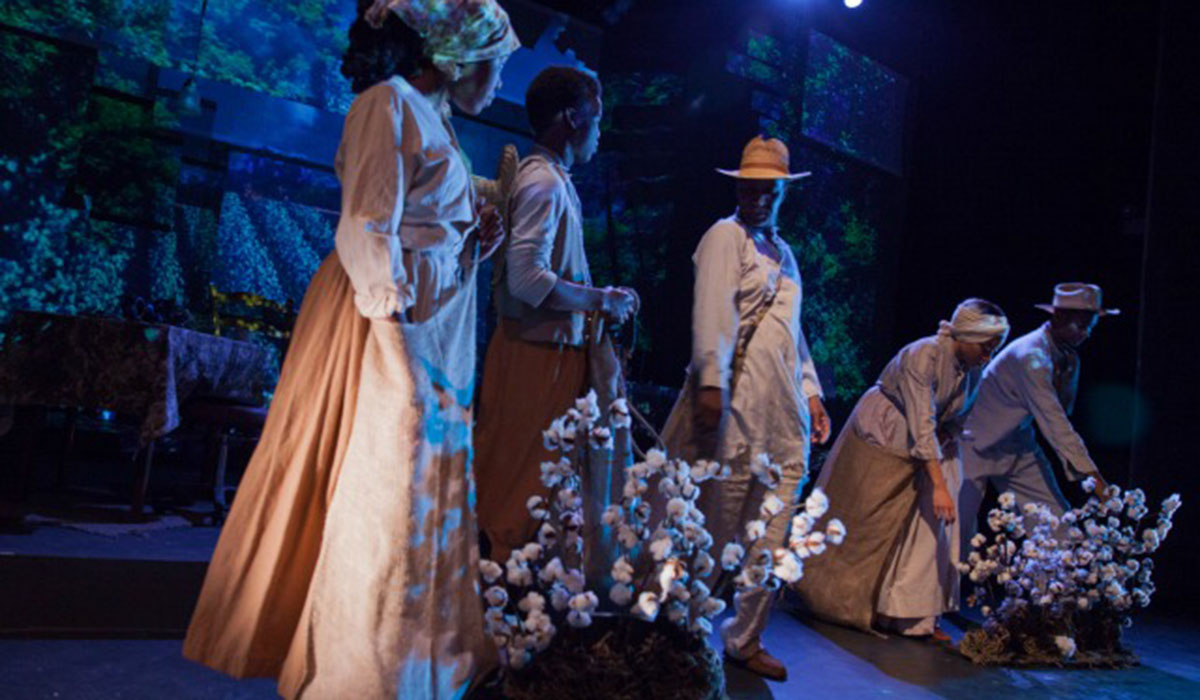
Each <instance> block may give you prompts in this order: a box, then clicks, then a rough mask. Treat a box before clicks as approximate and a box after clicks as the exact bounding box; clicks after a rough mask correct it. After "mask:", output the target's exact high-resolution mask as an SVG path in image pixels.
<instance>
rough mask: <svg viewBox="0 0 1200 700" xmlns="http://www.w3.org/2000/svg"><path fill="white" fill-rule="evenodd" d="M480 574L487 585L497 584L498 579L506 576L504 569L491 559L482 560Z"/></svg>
mask: <svg viewBox="0 0 1200 700" xmlns="http://www.w3.org/2000/svg"><path fill="white" fill-rule="evenodd" d="M479 574H480V575H481V576H483V580H484V581H485V582H486V583H495V582H496V579H498V578H500V577H501V576H503V575H504V569H502V568H501V567H500V565H499V564H497V563H496V562H494V561H492V560H491V559H480V560H479Z"/></svg>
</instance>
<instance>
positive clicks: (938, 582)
mask: <svg viewBox="0 0 1200 700" xmlns="http://www.w3.org/2000/svg"><path fill="white" fill-rule="evenodd" d="M1007 336H1008V321H1007V319H1006V318H1005V316H1004V312H1003V311H1001V310H1000V308H999V307H997V306H996V305H995V304H992V303H990V302H987V301H983V300H982V299H968V300H967V301H964V302H963V303H962V304H959V306H958V308H957V309H955V311H954V316H953V319H952V320H951V321H950V322H949V323H947V322H945V321H943V322H942V324H941V328H940V329H939V331H938V333H937V335H934V336H930V337H928V338H922V339H921V340H918V341H916V342H914V343H912V344H910V345H908V346H906V347H905V348H904V349H902V350H901V351H900V352H899V354H897V355H896V356H895V357H894V358H892V361H891V362H889V363H888V365H887V367H885V368H884V370H883V373H882V374H881V375H880V377H879V381H878V382H877V383H876V384H875V386H873V387H871V388H870V389H869V390H867V392H866V393H865V394H863V396H862V398H860V399H859V401H858V405H857V406H855V408H854V412H853V413H852V414H851V416H850V419H849V420H848V421H847V422H846V425H845V427H844V428H843V429H842V432H841V434H840V435H838V439H837V442H836V443H834V446H833V450H832V451H831V452H830V453H829V457H828V458H827V459H826V461H825V466H824V468H823V469H822V470H821V473H820V476H819V477H818V479H817V486H819V487H821V488H822V489H824V490H825V493H826V494H827V495H828V496H829V501H830V510H829V517H830V518H840V519H841V520H842V522H843V523H844V524H845V525H846V530H847V531H848V532H850V533H851V534H850V535H847V537H846V541H845V543H844V544H843V545H842V546H841V547H840V548H839V549H838V551H837V552H836V553H834V554H832V555H830V556H825V557H816V558H812V559H809V560H808V561H806V562H805V576H804V578H803V579H801V580H800V581H799V582H797V584H796V587H795V588H796V591H797V592H799V593H800V596H801V597H802V598H803V599H804V601H805V603H807V605H808V607H809V609H810V610H811V611H812V612H813V614H814V615H816V616H817V617H820V618H822V619H825V620H828V621H830V622H835V623H838V624H842V625H847V626H850V627H856V628H858V629H861V630H864V631H871V630H872V629H873V628H881V629H884V630H888V631H894V632H899V633H901V634H905V635H912V636H923V635H932V634H935V633H937V616H938V615H941V614H942V613H943V612H947V611H949V610H954V609H956V608H957V605H958V576H959V574H958V571H957V570H956V569H955V568H954V563H955V562H957V561H958V522H957V516H956V513H957V509H958V506H957V502H956V499H957V496H958V487H959V484H960V483H961V481H962V467H961V464H960V462H959V460H958V455H957V452H958V449H957V447H956V446H955V440H954V435H956V433H957V431H958V430H959V426H960V425H961V423H960V421H961V419H962V417H963V415H964V413H965V411H966V410H967V409H968V408H970V405H971V401H972V399H973V397H974V393H975V391H976V390H977V389H978V387H979V377H980V373H981V371H982V368H983V366H984V365H985V364H987V362H988V361H989V360H990V359H991V356H992V354H993V353H995V352H996V349H997V348H999V347H1000V345H1001V344H1003V343H1004V339H1005V338H1006V337H1007Z"/></svg>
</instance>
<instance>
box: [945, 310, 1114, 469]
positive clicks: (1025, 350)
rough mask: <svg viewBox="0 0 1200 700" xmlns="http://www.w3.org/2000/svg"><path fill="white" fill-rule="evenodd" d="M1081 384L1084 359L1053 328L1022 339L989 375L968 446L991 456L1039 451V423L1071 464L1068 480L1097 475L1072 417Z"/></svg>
mask: <svg viewBox="0 0 1200 700" xmlns="http://www.w3.org/2000/svg"><path fill="white" fill-rule="evenodd" d="M1060 368H1061V370H1060ZM1056 371H1064V372H1066V374H1067V375H1068V376H1067V377H1065V379H1064V380H1063V381H1062V382H1061V384H1062V386H1061V387H1059V386H1055V374H1056ZM1078 381H1079V363H1078V358H1077V357H1076V356H1074V355H1073V353H1069V352H1067V351H1064V350H1062V349H1060V348H1059V347H1058V346H1057V345H1056V344H1055V343H1054V339H1053V338H1051V336H1050V324H1049V323H1047V324H1044V325H1043V326H1042V327H1041V328H1038V329H1037V330H1035V331H1033V332H1032V333H1027V334H1025V335H1023V336H1021V337H1020V338H1017V339H1016V340H1014V341H1012V342H1011V343H1009V344H1008V347H1006V348H1004V350H1003V351H1002V352H1001V353H1000V354H999V355H997V356H996V359H994V360H992V362H991V364H989V365H988V367H987V370H985V371H984V373H983V380H982V381H981V382H980V386H979V398H978V399H977V400H976V401H975V406H974V407H973V408H972V409H971V413H970V415H969V416H968V417H967V421H966V427H965V431H964V434H963V439H964V441H965V442H969V443H970V444H971V445H972V446H973V447H974V448H975V449H976V451H978V452H980V453H983V454H984V455H985V456H986V455H987V453H989V452H997V453H1012V452H1027V451H1033V450H1034V449H1036V447H1037V435H1036V434H1035V432H1034V427H1033V426H1034V424H1035V423H1036V424H1037V426H1038V427H1039V428H1041V431H1042V434H1043V435H1045V437H1046V441H1047V442H1049V443H1050V445H1051V446H1052V447H1053V448H1054V451H1055V452H1057V453H1058V456H1059V458H1060V459H1062V461H1063V463H1064V464H1065V465H1066V467H1067V469H1066V474H1067V477H1068V478H1071V479H1078V478H1080V477H1082V476H1084V475H1086V474H1095V473H1097V471H1098V470H1097V468H1096V463H1095V462H1093V461H1092V457H1091V455H1090V454H1088V450H1087V447H1086V446H1085V445H1084V443H1083V438H1082V437H1080V436H1079V433H1077V432H1076V431H1075V428H1074V427H1072V425H1071V420H1070V419H1069V418H1068V415H1069V414H1070V409H1071V404H1072V403H1073V400H1074V395H1075V385H1076V384H1077V382H1078ZM1060 389H1061V391H1060ZM1064 396H1065V398H1066V401H1065V402H1064V401H1063V398H1064Z"/></svg>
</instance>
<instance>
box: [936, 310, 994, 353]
mask: <svg viewBox="0 0 1200 700" xmlns="http://www.w3.org/2000/svg"><path fill="white" fill-rule="evenodd" d="M1008 331H1009V326H1008V318H1006V317H1005V316H1003V315H995V314H985V313H982V312H980V310H979V308H978V303H977V302H976V301H975V300H974V299H968V300H966V301H964V302H963V303H961V304H959V305H958V307H957V308H956V309H954V316H952V317H951V318H950V320H949V321H942V322H941V324H940V327H939V329H938V333H940V334H944V335H949V336H950V337H951V338H954V339H955V340H961V341H962V342H964V343H986V342H989V341H991V340H993V339H995V338H1000V344H1001V345H1003V344H1004V341H1005V339H1006V338H1008Z"/></svg>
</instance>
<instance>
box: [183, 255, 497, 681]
mask: <svg viewBox="0 0 1200 700" xmlns="http://www.w3.org/2000/svg"><path fill="white" fill-rule="evenodd" d="M474 290H475V286H474V276H473V275H467V276H466V280H465V282H464V283H463V284H462V285H461V288H460V289H459V291H458V292H457V293H455V294H454V295H453V297H451V298H450V299H449V300H448V301H447V302H446V303H445V304H444V305H443V306H442V307H441V308H440V309H439V310H438V311H437V312H436V313H435V314H433V316H432V317H431V318H429V319H428V320H426V321H423V322H421V323H414V324H397V323H395V322H393V321H391V320H368V319H365V318H363V317H361V316H360V315H359V314H358V312H357V310H356V309H355V307H354V304H353V289H352V288H351V286H350V281H349V278H348V277H347V276H346V274H345V272H344V271H343V269H342V267H341V264H340V262H339V261H338V259H337V255H336V253H334V254H332V255H330V256H329V258H327V259H326V260H325V262H324V263H323V264H322V265H321V267H320V269H319V270H318V271H317V274H316V275H315V276H314V278H313V281H312V282H311V283H310V285H309V288H308V292H307V293H306V295H305V300H304V304H303V305H302V307H301V310H300V317H299V318H298V319H297V323H296V328H295V331H294V334H293V340H292V346H291V348H290V349H289V351H288V356H287V359H286V361H285V362H284V366H283V371H282V373H281V376H280V381H279V385H278V387H277V390H276V395H275V399H274V401H273V402H272V405H271V410H270V413H269V414H268V417H267V422H266V426H265V428H264V430H263V435H262V438H261V440H260V442H259V445H258V448H257V449H256V450H255V453H254V456H253V458H252V459H251V461H250V464H249V466H248V467H247V470H246V474H245V476H244V477H243V479H242V482H241V486H240V488H239V490H238V495H237V497H236V498H235V500H234V503H233V507H232V509H231V511H230V514H229V519H228V520H227V521H226V524H225V527H224V529H223V531H222V534H221V538H220V541H219V542H218V544H217V549H216V552H215V554H214V555H213V560H212V563H211V564H210V566H209V570H208V574H207V577H206V579H205V582H204V588H203V590H202V591H201V594H200V600H199V601H198V603H197V606H196V610H195V613H194V614H193V617H192V623H191V626H190V627H189V629H188V636H187V640H186V641H185V643H184V655H185V656H187V657H188V658H190V659H192V660H195V661H198V662H200V663H203V664H205V665H208V666H211V667H213V668H216V669H218V670H220V671H223V672H225V673H228V674H230V675H234V676H238V677H244V676H275V677H278V678H279V690H280V693H281V694H282V695H284V696H285V697H312V698H343V697H355V698H385V697H386V698H396V697H428V698H442V697H458V696H461V695H462V694H463V693H464V692H465V690H466V688H467V686H468V685H469V684H470V682H471V680H472V679H473V678H474V677H475V676H476V675H477V674H479V673H481V672H483V671H486V670H487V669H488V668H489V667H490V665H491V664H492V663H494V657H493V652H492V651H491V649H490V645H489V644H488V642H487V641H486V640H485V637H484V634H483V618H482V609H481V606H480V603H479V595H478V592H477V573H476V572H477V568H478V552H477V549H476V544H475V541H476V537H475V523H474V516H473V512H472V502H473V499H474V494H473V486H472V480H471V474H470V452H471V447H470V445H471V438H470V424H471V413H470V411H471V408H470V406H471V398H472V396H471V394H472V380H473V369H474V351H473V349H474V328H475V326H474V308H475V306H474V304H475V298H474Z"/></svg>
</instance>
